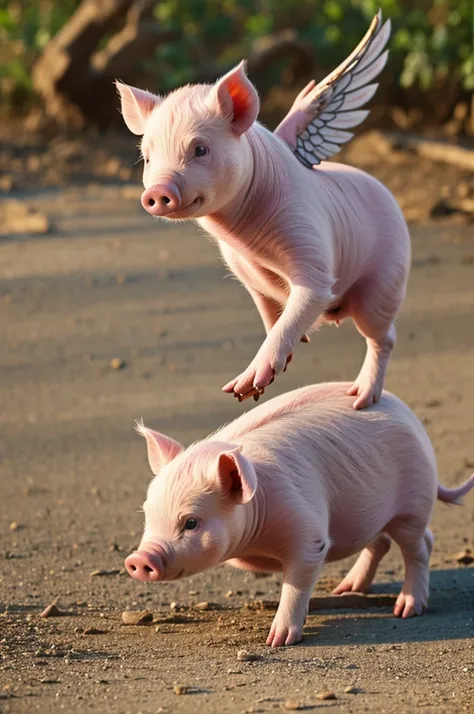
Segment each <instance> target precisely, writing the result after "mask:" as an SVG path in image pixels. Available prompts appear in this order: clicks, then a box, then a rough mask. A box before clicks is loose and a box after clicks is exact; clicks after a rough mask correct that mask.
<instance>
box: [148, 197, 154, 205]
mask: <svg viewBox="0 0 474 714" xmlns="http://www.w3.org/2000/svg"><path fill="white" fill-rule="evenodd" d="M148 205H149V206H154V205H155V199H154V198H149V199H148Z"/></svg>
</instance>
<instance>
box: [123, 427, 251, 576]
mask: <svg viewBox="0 0 474 714" xmlns="http://www.w3.org/2000/svg"><path fill="white" fill-rule="evenodd" d="M138 431H139V433H141V434H142V435H143V436H144V437H145V439H146V443H147V450H148V461H149V464H150V467H151V470H152V471H153V473H154V474H155V476H154V478H153V480H152V481H151V483H150V486H149V488H148V494H147V498H146V501H145V503H144V505H143V510H144V512H145V531H144V534H143V538H142V541H141V543H140V546H139V548H138V550H137V551H136V552H135V553H132V554H131V555H129V556H128V558H127V559H126V561H125V566H126V568H127V571H128V573H129V574H130V575H131V576H132V577H133V578H135V579H137V580H142V581H157V580H174V579H176V578H180V577H184V576H187V575H192V574H193V573H198V572H201V571H203V570H206V569H207V568H210V567H212V566H214V565H218V564H219V563H221V562H223V561H224V560H227V559H228V557H230V556H229V553H230V552H231V550H232V547H233V546H234V545H235V544H236V539H238V537H239V531H240V530H241V528H242V515H243V514H242V506H243V505H244V504H246V503H248V502H249V501H250V500H251V499H252V498H253V496H254V493H255V490H256V487H257V476H256V473H255V470H254V467H253V466H252V464H251V463H250V461H249V460H248V459H246V458H245V456H243V454H242V453H241V452H240V449H239V448H238V447H236V446H234V445H232V444H227V443H224V442H219V441H204V442H200V443H199V444H196V445H194V446H192V447H190V448H189V449H187V450H186V451H185V450H183V447H182V446H181V445H180V444H178V443H177V442H176V441H174V440H173V439H170V438H169V437H167V436H164V435H163V434H159V433H158V432H156V431H152V430H151V429H147V428H146V427H145V426H143V425H140V426H139V427H138ZM239 508H240V511H239Z"/></svg>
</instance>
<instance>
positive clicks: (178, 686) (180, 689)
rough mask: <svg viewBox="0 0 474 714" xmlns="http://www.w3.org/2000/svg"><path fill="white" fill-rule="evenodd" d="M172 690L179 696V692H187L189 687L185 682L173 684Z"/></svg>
mask: <svg viewBox="0 0 474 714" xmlns="http://www.w3.org/2000/svg"><path fill="white" fill-rule="evenodd" d="M173 691H174V693H175V694H177V695H178V696H180V695H181V694H187V693H188V692H189V687H187V686H186V685H185V684H173Z"/></svg>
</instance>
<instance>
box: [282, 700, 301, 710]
mask: <svg viewBox="0 0 474 714" xmlns="http://www.w3.org/2000/svg"><path fill="white" fill-rule="evenodd" d="M283 708H284V709H289V710H290V711H297V710H298V709H303V708H304V707H303V704H302V703H301V702H299V701H298V700H297V699H285V701H284V702H283Z"/></svg>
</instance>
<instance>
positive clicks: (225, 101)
mask: <svg viewBox="0 0 474 714" xmlns="http://www.w3.org/2000/svg"><path fill="white" fill-rule="evenodd" d="M210 104H211V107H212V108H214V109H215V110H217V111H218V112H219V113H220V114H222V115H223V116H224V117H226V118H227V119H229V120H230V122H231V125H232V130H233V131H234V132H235V134H237V135H240V134H243V133H244V132H246V131H247V129H250V127H251V126H252V124H253V123H254V121H255V120H256V118H257V116H258V112H259V109H260V102H259V99H258V94H257V91H256V89H255V87H254V86H253V84H252V82H250V80H249V79H247V75H246V74H245V63H244V62H241V63H240V64H239V65H237V67H234V69H232V70H231V71H230V72H228V73H227V74H226V75H224V77H222V78H221V79H219V81H218V82H217V83H216V84H215V85H214V87H213V89H212V90H211V94H210Z"/></svg>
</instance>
